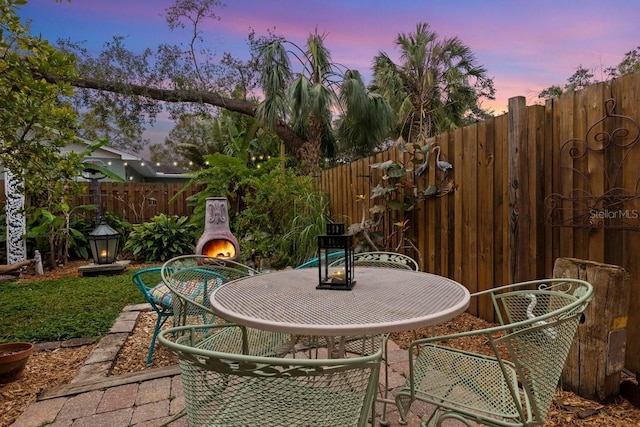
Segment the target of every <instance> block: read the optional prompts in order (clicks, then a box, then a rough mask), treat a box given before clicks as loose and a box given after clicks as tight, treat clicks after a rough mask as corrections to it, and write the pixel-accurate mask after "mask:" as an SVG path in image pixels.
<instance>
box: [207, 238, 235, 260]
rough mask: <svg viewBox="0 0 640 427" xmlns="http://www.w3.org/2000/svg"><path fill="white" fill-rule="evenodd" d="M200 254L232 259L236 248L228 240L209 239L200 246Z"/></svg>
mask: <svg viewBox="0 0 640 427" xmlns="http://www.w3.org/2000/svg"><path fill="white" fill-rule="evenodd" d="M202 255H206V256H210V257H216V258H229V259H234V258H235V257H236V248H235V246H234V245H233V243H232V242H230V241H228V240H223V239H216V240H210V241H208V242H207V243H205V244H204V246H203V247H202Z"/></svg>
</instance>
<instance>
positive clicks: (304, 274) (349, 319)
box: [211, 267, 469, 336]
mask: <svg viewBox="0 0 640 427" xmlns="http://www.w3.org/2000/svg"><path fill="white" fill-rule="evenodd" d="M354 278H355V280H356V284H355V287H354V288H353V289H352V290H350V291H343V290H328V289H316V288H315V287H316V285H317V283H318V270H317V269H313V268H308V269H299V270H283V271H275V272H271V273H266V274H259V275H255V276H250V277H246V278H242V279H238V280H235V281H232V282H229V283H226V284H224V285H222V286H220V287H219V288H218V289H216V290H215V291H214V292H213V293H212V294H211V306H212V308H213V310H214V311H215V312H216V313H217V314H218V315H219V316H221V317H223V318H225V319H227V320H229V321H232V322H236V323H239V324H241V325H245V326H249V327H254V328H258V329H264V330H271V331H276V332H286V333H292V334H301V335H304V334H307V335H331V336H343V335H360V334H363V335H370V334H379V333H387V332H400V331H406V330H412V329H416V328H419V327H423V326H429V325H433V324H437V323H441V322H444V321H446V320H448V319H451V318H452V317H454V316H456V315H458V314H460V313H462V312H463V311H464V310H466V309H467V307H468V306H469V292H468V291H467V289H466V288H464V287H463V286H462V285H461V284H459V283H457V282H455V281H453V280H451V279H448V278H446V277H442V276H437V275H434V274H430V273H424V272H417V271H410V270H400V269H393V268H364V267H356V268H355V273H354Z"/></svg>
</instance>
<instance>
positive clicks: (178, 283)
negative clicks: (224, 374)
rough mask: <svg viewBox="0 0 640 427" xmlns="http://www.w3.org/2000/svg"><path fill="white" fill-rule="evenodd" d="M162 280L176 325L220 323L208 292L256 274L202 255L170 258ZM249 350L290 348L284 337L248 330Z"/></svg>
mask: <svg viewBox="0 0 640 427" xmlns="http://www.w3.org/2000/svg"><path fill="white" fill-rule="evenodd" d="M161 273H162V279H163V280H164V282H165V283H166V284H167V286H168V288H169V289H170V290H171V292H172V294H173V311H174V317H175V325H176V326H187V325H194V324H212V323H216V322H217V323H224V322H226V320H225V319H221V318H219V317H218V316H217V315H216V314H215V313H214V312H213V310H212V309H211V303H210V300H209V297H210V295H211V292H213V290H215V289H216V288H217V287H219V286H220V285H222V284H223V283H227V282H230V281H232V280H236V279H239V278H242V277H246V276H250V275H254V274H260V273H259V272H258V271H257V270H254V269H252V268H251V267H249V266H247V265H244V264H241V263H238V262H234V261H230V260H225V259H221V258H214V257H209V256H206V255H184V256H179V257H176V258H172V259H170V260H168V261H167V262H165V263H164V265H163V266H162V270H161ZM248 336H249V337H250V338H251V339H252V344H253V345H252V349H254V350H256V351H258V354H260V355H263V354H269V353H271V352H273V353H274V354H282V353H286V352H288V351H289V349H290V348H291V347H292V346H293V337H291V336H290V335H288V334H284V333H280V332H271V331H261V330H258V329H253V328H249V329H248Z"/></svg>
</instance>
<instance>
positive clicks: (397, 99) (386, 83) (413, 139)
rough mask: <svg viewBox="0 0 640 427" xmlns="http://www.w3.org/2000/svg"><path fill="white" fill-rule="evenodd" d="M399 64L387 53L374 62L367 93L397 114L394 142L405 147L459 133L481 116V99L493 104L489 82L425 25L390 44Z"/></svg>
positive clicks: (461, 48) (460, 49)
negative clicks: (458, 129)
mask: <svg viewBox="0 0 640 427" xmlns="http://www.w3.org/2000/svg"><path fill="white" fill-rule="evenodd" d="M395 43H396V45H397V46H398V47H399V48H400V52H401V53H400V60H401V63H399V64H395V63H394V62H393V61H392V60H391V58H390V57H389V56H388V55H387V54H386V53H383V52H382V53H380V54H378V55H377V56H376V57H375V59H374V77H373V84H372V89H373V90H374V91H375V92H377V93H380V94H381V95H382V96H383V97H384V98H385V99H387V100H388V101H389V103H390V104H391V106H392V107H393V108H394V110H395V111H396V112H397V122H396V128H395V131H396V132H397V134H396V135H394V136H402V137H403V138H404V139H405V140H406V141H408V142H410V143H420V142H424V139H425V138H428V137H430V136H433V135H437V134H438V133H441V132H446V131H448V130H451V129H454V128H456V127H459V126H461V125H463V124H464V123H465V117H466V116H467V115H469V114H477V113H478V112H479V111H481V109H480V107H479V100H480V98H482V97H486V98H488V99H493V95H494V93H495V90H494V88H493V80H492V79H489V78H488V77H487V75H486V70H485V69H484V68H483V67H481V66H479V65H477V64H476V61H475V58H474V55H473V53H472V52H471V50H470V49H469V47H467V46H465V45H464V44H463V43H462V42H461V41H460V40H459V39H458V38H457V37H453V38H448V39H438V35H437V34H436V33H435V32H433V31H431V30H430V29H429V25H428V24H426V23H419V24H417V26H416V31H415V33H409V34H405V33H400V34H399V35H398V37H397V39H396V41H395Z"/></svg>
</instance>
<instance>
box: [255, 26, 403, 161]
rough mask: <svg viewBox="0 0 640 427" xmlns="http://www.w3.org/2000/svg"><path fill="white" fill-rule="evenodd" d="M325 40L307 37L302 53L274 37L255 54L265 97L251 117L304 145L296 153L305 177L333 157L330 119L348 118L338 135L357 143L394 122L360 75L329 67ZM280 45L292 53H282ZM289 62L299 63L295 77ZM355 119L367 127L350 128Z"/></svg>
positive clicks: (383, 133)
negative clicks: (285, 128)
mask: <svg viewBox="0 0 640 427" xmlns="http://www.w3.org/2000/svg"><path fill="white" fill-rule="evenodd" d="M324 39H325V35H320V34H318V33H317V32H316V33H314V34H311V35H309V37H308V39H307V45H306V47H305V49H301V48H300V47H298V46H296V45H295V44H293V43H291V42H287V41H285V40H284V39H281V38H276V39H274V40H271V41H270V42H269V43H266V44H265V45H263V46H262V47H261V49H260V63H261V69H262V75H261V85H262V90H263V92H264V97H265V98H264V100H263V101H262V102H261V103H260V104H259V105H258V108H257V111H256V117H257V118H258V119H259V120H260V121H261V122H262V123H263V125H265V126H266V127H267V128H270V129H273V128H274V127H275V125H277V124H278V123H281V122H287V123H288V124H289V126H290V128H291V129H292V130H293V131H294V132H295V133H296V134H297V135H298V136H299V137H300V138H302V139H303V140H304V141H305V142H304V144H303V145H302V147H301V149H300V153H297V154H298V157H299V158H301V159H302V160H303V161H304V162H305V163H306V165H305V169H306V171H307V172H315V171H317V170H318V168H319V166H320V158H321V157H322V156H324V157H328V158H331V157H334V156H335V153H336V134H335V132H334V129H333V127H332V124H333V122H334V115H337V116H340V117H343V118H346V119H347V120H345V121H343V122H341V126H342V131H343V132H342V133H341V134H342V135H347V134H348V132H347V129H351V133H352V136H353V134H357V137H355V138H357V139H358V140H381V139H382V138H383V137H384V136H386V135H387V133H388V131H389V129H390V125H391V123H392V117H393V116H392V114H393V113H392V111H391V109H390V108H389V106H388V104H387V103H386V101H384V100H382V99H381V98H380V97H379V96H377V95H371V96H370V95H369V94H367V91H366V87H365V85H364V83H363V82H362V78H361V77H360V73H358V72H357V71H353V70H347V71H346V72H344V73H342V72H340V69H341V67H340V66H339V65H337V64H334V63H333V62H331V55H330V52H329V51H328V50H327V49H326V48H325V46H324ZM285 45H291V46H293V48H294V50H293V51H287V49H286V47H285ZM291 58H295V59H296V60H297V61H298V62H299V65H300V67H301V68H300V70H299V71H298V72H297V73H294V71H293V70H292V68H291V61H290V59H291ZM358 119H362V120H365V119H366V121H367V122H368V123H369V124H370V126H366V127H365V126H360V127H359V128H358V129H355V126H354V124H355V123H357V121H358Z"/></svg>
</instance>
